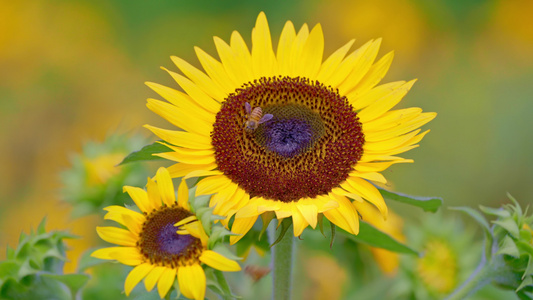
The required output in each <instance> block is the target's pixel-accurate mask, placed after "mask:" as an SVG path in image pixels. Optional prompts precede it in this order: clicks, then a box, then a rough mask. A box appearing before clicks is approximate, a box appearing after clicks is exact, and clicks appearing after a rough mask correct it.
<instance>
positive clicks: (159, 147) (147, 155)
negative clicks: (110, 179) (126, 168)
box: [118, 141, 172, 166]
mask: <svg viewBox="0 0 533 300" xmlns="http://www.w3.org/2000/svg"><path fill="white" fill-rule="evenodd" d="M161 142H162V141H156V142H154V143H153V144H150V145H146V146H144V147H142V149H141V150H139V151H134V152H132V153H130V154H128V156H126V157H125V158H124V159H123V160H122V161H121V162H120V163H119V164H118V165H119V166H121V165H123V164H127V163H131V162H137V161H149V160H162V159H164V158H162V157H159V156H156V155H154V154H158V153H165V152H172V149H170V148H169V147H167V146H166V145H165V144H162V143H161Z"/></svg>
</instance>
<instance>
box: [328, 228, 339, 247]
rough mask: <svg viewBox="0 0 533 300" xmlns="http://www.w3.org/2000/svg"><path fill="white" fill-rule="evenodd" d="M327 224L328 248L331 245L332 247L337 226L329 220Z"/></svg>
mask: <svg viewBox="0 0 533 300" xmlns="http://www.w3.org/2000/svg"><path fill="white" fill-rule="evenodd" d="M329 225H330V226H331V241H330V242H329V248H330V249H331V247H333V241H334V240H335V233H336V229H337V226H335V224H333V223H331V222H330V223H329Z"/></svg>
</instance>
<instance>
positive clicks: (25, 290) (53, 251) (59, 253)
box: [0, 220, 89, 300]
mask: <svg viewBox="0 0 533 300" xmlns="http://www.w3.org/2000/svg"><path fill="white" fill-rule="evenodd" d="M67 238H74V236H73V235H71V234H69V233H66V232H64V231H52V232H46V231H45V220H43V221H42V222H41V223H40V224H39V227H38V228H37V231H36V232H33V231H32V232H31V233H30V234H29V235H26V234H24V233H22V234H21V235H20V241H19V245H18V246H17V248H16V249H11V248H9V249H8V251H7V259H6V260H5V261H2V262H0V298H1V299H60V300H63V299H75V298H76V295H77V294H78V292H79V290H80V289H81V288H82V287H83V286H84V285H85V284H86V283H87V280H88V279H89V276H88V275H86V274H79V273H78V274H63V270H62V269H63V263H64V261H65V260H66V257H65V246H64V244H63V240H64V239H67Z"/></svg>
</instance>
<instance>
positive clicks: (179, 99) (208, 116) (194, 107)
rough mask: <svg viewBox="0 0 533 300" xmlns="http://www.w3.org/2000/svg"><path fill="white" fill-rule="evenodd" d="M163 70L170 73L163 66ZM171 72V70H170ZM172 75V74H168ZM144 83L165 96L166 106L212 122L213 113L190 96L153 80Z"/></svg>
mask: <svg viewBox="0 0 533 300" xmlns="http://www.w3.org/2000/svg"><path fill="white" fill-rule="evenodd" d="M163 70H165V71H167V72H169V73H171V72H170V71H169V70H167V69H165V68H163ZM172 73H173V72H172ZM170 75H172V74H170ZM145 84H146V85H147V86H148V87H149V88H151V89H152V90H154V91H155V92H156V93H158V94H159V95H160V96H162V97H163V98H165V100H167V101H168V102H170V103H166V102H162V103H165V104H167V105H168V106H167V107H175V108H179V109H180V110H182V111H183V112H185V113H186V114H187V115H190V116H192V117H194V118H195V119H198V120H202V121H204V122H207V123H212V122H213V121H214V117H215V114H214V113H212V112H209V111H207V110H205V109H204V108H203V107H202V106H200V105H199V104H198V103H196V102H195V101H194V100H193V99H192V98H191V96H189V95H187V94H185V93H183V92H180V91H178V90H175V89H173V88H169V87H166V86H164V85H161V84H159V83H154V82H145ZM169 121H170V120H169Z"/></svg>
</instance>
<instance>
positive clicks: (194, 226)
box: [92, 168, 240, 299]
mask: <svg viewBox="0 0 533 300" xmlns="http://www.w3.org/2000/svg"><path fill="white" fill-rule="evenodd" d="M155 180H156V181H153V180H152V179H150V178H149V179H148V183H147V185H146V188H147V190H146V191H145V190H143V189H141V188H137V187H131V186H125V187H124V190H125V191H126V192H128V194H129V195H130V196H131V198H132V199H133V201H134V202H135V204H136V205H137V206H138V207H139V209H140V210H141V212H142V213H139V212H136V211H133V210H130V209H127V208H125V207H122V206H108V207H106V208H105V210H106V211H108V213H107V214H106V216H105V219H110V220H113V221H116V222H117V223H119V224H121V225H123V226H125V227H126V229H123V228H117V227H97V232H98V235H99V236H100V237H101V238H102V239H103V240H105V241H107V242H109V243H113V244H117V245H119V247H109V248H103V249H99V250H96V251H95V252H93V253H92V256H93V257H97V258H100V259H111V260H117V261H119V262H120V263H123V264H125V265H129V266H134V268H133V270H132V271H131V272H130V273H129V275H128V277H127V278H126V281H125V285H124V290H125V291H126V295H128V296H129V294H130V292H131V291H132V290H133V288H134V287H135V286H136V285H137V284H138V283H139V282H140V281H141V280H142V279H143V278H144V284H145V287H146V289H147V290H148V291H151V290H152V289H153V288H154V287H155V285H156V284H157V289H158V292H159V296H160V297H161V298H163V297H165V295H166V294H167V293H168V291H169V290H170V288H171V286H172V285H173V283H174V280H175V279H176V276H177V279H178V283H179V288H180V291H181V293H182V294H183V295H185V296H186V297H188V298H192V299H204V295H205V288H206V276H205V273H204V270H203V268H202V263H204V264H206V265H208V266H210V267H213V268H215V269H218V270H221V271H239V270H240V266H239V265H238V264H237V263H236V262H235V261H233V260H230V259H228V258H226V257H224V256H222V255H220V254H218V253H217V252H215V251H212V250H208V249H207V241H208V238H209V237H208V236H207V234H206V233H205V231H204V229H203V227H202V225H201V223H200V222H199V221H198V219H197V218H196V216H195V215H194V214H193V213H192V212H191V211H190V208H189V203H188V195H189V191H188V188H187V185H186V183H185V181H184V180H183V181H182V182H181V184H180V186H179V188H178V199H177V201H176V195H175V192H174V186H173V183H172V180H171V178H170V174H169V173H168V170H167V169H165V168H160V169H159V170H158V171H157V174H156V176H155Z"/></svg>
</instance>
